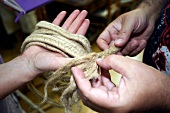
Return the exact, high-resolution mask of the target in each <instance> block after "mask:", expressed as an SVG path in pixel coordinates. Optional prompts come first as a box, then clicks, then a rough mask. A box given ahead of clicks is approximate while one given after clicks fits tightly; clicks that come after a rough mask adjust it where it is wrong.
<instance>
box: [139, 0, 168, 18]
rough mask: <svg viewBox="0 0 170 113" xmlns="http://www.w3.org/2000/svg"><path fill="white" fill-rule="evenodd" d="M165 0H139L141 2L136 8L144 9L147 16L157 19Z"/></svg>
mask: <svg viewBox="0 0 170 113" xmlns="http://www.w3.org/2000/svg"><path fill="white" fill-rule="evenodd" d="M166 2H167V0H141V3H140V4H139V6H138V7H137V8H142V9H143V10H146V12H147V14H148V16H151V18H154V19H157V18H158V16H159V13H160V11H161V9H162V8H163V6H164V5H165V3H166Z"/></svg>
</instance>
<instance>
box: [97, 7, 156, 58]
mask: <svg viewBox="0 0 170 113" xmlns="http://www.w3.org/2000/svg"><path fill="white" fill-rule="evenodd" d="M155 20H156V19H155V18H153V17H152V16H151V14H150V15H149V14H148V13H147V11H146V10H144V9H142V8H138V9H136V10H133V11H130V12H128V13H125V14H123V15H121V16H119V17H118V18H117V19H116V20H114V21H113V22H111V23H110V24H109V25H108V26H107V27H106V29H105V30H104V31H103V32H102V33H101V34H100V36H99V37H98V39H97V44H98V46H99V48H101V49H103V50H105V49H108V48H109V47H111V46H114V45H115V46H117V47H120V48H122V50H121V54H122V55H129V56H134V55H137V54H138V53H139V52H141V51H142V50H143V49H144V47H145V46H146V43H147V40H148V39H149V37H150V35H151V34H152V32H153V30H154V24H155Z"/></svg>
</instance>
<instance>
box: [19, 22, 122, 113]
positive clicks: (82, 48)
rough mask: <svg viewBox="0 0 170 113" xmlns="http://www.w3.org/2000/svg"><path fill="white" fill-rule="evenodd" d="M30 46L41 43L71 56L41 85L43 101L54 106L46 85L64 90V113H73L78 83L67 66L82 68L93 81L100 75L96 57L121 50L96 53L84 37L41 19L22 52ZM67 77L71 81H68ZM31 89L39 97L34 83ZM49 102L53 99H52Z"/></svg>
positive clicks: (111, 48)
mask: <svg viewBox="0 0 170 113" xmlns="http://www.w3.org/2000/svg"><path fill="white" fill-rule="evenodd" d="M32 45H38V46H42V47H44V48H46V49H49V50H51V51H54V52H59V53H60V54H62V55H63V56H65V57H72V58H73V59H72V61H70V62H69V63H67V64H65V65H64V66H62V67H60V68H59V69H57V70H56V71H54V72H49V73H48V77H45V78H46V83H45V86H44V99H43V101H42V104H43V103H45V102H46V101H47V102H50V103H53V105H57V106H61V105H60V104H59V103H57V102H55V101H54V100H51V99H50V98H49V97H48V88H49V86H52V87H53V88H52V91H54V92H59V91H61V90H62V91H63V92H62V95H61V98H60V100H61V102H62V104H63V106H64V107H65V112H66V113H72V112H73V111H72V104H73V103H76V105H77V106H79V105H78V101H79V96H78V93H77V90H76V89H77V86H76V84H75V81H74V79H73V76H72V75H71V76H70V75H69V76H68V73H70V69H71V67H73V66H77V67H79V68H81V69H82V70H83V72H84V74H85V77H86V79H88V80H93V79H96V78H97V77H98V76H99V75H100V73H101V72H100V68H99V67H98V65H97V64H96V59H98V58H105V57H107V56H108V55H111V54H114V53H116V52H118V51H119V50H120V49H119V48H116V47H110V48H109V49H108V50H105V51H102V52H99V53H95V52H92V51H91V45H90V43H89V41H88V40H87V38H86V37H84V36H82V35H77V34H71V33H69V32H67V31H66V30H64V29H63V28H61V27H59V26H56V25H54V24H52V23H48V22H45V21H41V22H39V23H38V24H37V25H36V29H35V31H34V32H33V33H32V34H31V35H30V36H28V37H27V38H26V39H25V41H24V42H23V44H22V46H21V52H24V50H26V49H27V48H28V47H30V46H32ZM68 78H69V79H70V80H68ZM30 86H31V87H32V89H33V91H34V92H36V93H37V94H38V95H39V96H41V97H42V94H40V92H38V91H37V90H36V89H35V88H34V87H33V85H32V84H31V85H30ZM51 101H52V102H51Z"/></svg>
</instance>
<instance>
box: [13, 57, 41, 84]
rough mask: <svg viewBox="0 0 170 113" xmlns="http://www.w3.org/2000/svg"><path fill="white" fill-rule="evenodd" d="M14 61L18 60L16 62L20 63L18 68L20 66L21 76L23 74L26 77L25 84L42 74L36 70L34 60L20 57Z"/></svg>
mask: <svg viewBox="0 0 170 113" xmlns="http://www.w3.org/2000/svg"><path fill="white" fill-rule="evenodd" d="M14 60H16V61H15V62H18V64H17V65H18V66H19V65H20V68H19V69H20V71H21V74H23V76H24V77H25V82H29V81H31V80H33V79H34V78H35V77H36V75H38V74H40V72H39V71H38V70H36V69H34V64H33V62H32V60H30V59H28V58H26V57H23V56H18V57H17V58H15V59H14ZM21 68H22V69H21Z"/></svg>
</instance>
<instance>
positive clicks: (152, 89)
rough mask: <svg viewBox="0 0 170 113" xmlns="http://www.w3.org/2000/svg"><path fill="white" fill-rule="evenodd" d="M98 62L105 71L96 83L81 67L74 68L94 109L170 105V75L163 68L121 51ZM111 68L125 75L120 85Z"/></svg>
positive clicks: (124, 112) (125, 110)
mask: <svg viewBox="0 0 170 113" xmlns="http://www.w3.org/2000/svg"><path fill="white" fill-rule="evenodd" d="M97 63H98V65H99V66H100V67H101V68H103V69H104V70H105V71H104V73H102V75H101V77H99V79H97V80H96V81H95V82H94V83H93V85H91V83H90V81H89V80H87V79H85V77H84V73H83V72H82V70H80V69H79V68H76V67H74V68H72V73H73V75H74V78H75V81H76V83H77V86H78V89H79V93H80V97H81V99H82V101H83V103H84V104H85V105H86V106H88V107H90V108H91V109H93V110H95V111H97V112H101V113H129V112H135V113H136V112H137V113H139V112H145V111H147V110H148V111H149V110H151V109H152V110H153V109H155V108H156V109H159V108H160V109H166V107H168V106H169V105H168V104H167V103H169V104H170V99H169V96H168V95H169V93H170V89H169V88H168V87H169V85H170V78H169V77H167V76H165V75H164V74H162V73H161V72H160V71H158V70H156V69H154V68H152V67H149V66H147V65H145V64H143V63H141V62H139V61H135V60H132V59H129V58H126V57H123V56H120V55H111V56H109V57H107V58H105V59H103V60H101V59H100V60H98V61H97ZM110 69H113V70H115V71H116V72H118V73H120V74H121V75H122V78H121V80H120V83H119V86H118V87H115V85H114V84H113V83H112V82H111V81H110V78H109V76H108V75H109V72H108V71H109V70H110ZM165 89H166V90H165Z"/></svg>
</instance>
